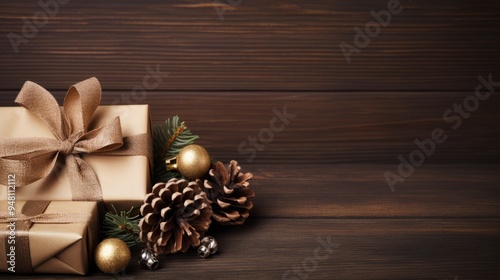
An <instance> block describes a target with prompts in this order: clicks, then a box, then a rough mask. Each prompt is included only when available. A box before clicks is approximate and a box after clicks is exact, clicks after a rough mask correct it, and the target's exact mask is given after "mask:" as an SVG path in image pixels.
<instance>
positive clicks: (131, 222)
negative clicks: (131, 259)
mask: <svg viewBox="0 0 500 280" xmlns="http://www.w3.org/2000/svg"><path fill="white" fill-rule="evenodd" d="M111 206H112V207H113V210H114V213H113V212H112V211H109V212H106V214H105V215H104V221H103V222H102V234H103V236H104V238H118V239H120V240H122V241H123V242H125V243H126V244H127V245H128V246H129V247H132V246H134V245H137V244H140V243H141V240H140V239H139V232H140V229H139V220H140V219H141V217H140V216H139V215H137V216H133V217H131V214H132V210H133V209H134V207H132V208H131V209H130V210H129V211H120V212H119V213H118V211H116V208H115V206H114V205H111Z"/></svg>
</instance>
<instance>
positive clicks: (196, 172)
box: [177, 144, 210, 179]
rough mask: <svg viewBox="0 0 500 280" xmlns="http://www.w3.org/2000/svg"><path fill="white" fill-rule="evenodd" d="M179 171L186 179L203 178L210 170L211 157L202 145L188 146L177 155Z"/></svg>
mask: <svg viewBox="0 0 500 280" xmlns="http://www.w3.org/2000/svg"><path fill="white" fill-rule="evenodd" d="M177 169H178V170H179V172H180V173H181V174H182V176H184V177H188V178H190V179H197V178H201V177H203V176H204V175H205V174H207V172H208V170H209V169H210V155H209V154H208V152H207V150H205V148H203V147H202V146H200V145H196V144H191V145H188V146H186V147H184V148H182V150H181V151H180V152H179V154H178V155H177Z"/></svg>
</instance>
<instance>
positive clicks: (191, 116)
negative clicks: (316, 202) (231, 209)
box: [0, 84, 500, 165]
mask: <svg viewBox="0 0 500 280" xmlns="http://www.w3.org/2000/svg"><path fill="white" fill-rule="evenodd" d="M68 86H69V84H68ZM103 88H104V94H103V101H102V104H108V105H109V104H115V103H117V104H131V103H146V104H150V106H151V114H152V119H153V121H154V122H155V123H158V122H162V121H164V120H165V119H167V118H170V117H172V116H174V115H179V116H181V118H182V119H183V120H185V121H186V123H187V125H188V127H189V128H190V129H191V131H192V132H193V133H196V134H198V135H200V136H201V140H200V141H199V143H200V144H202V145H205V146H206V147H207V148H208V149H209V151H210V152H211V153H212V154H213V156H214V157H216V158H218V159H220V160H223V161H229V160H231V159H236V160H238V161H241V162H242V163H248V162H252V163H258V164H265V163H280V164H283V163H299V164H315V163H352V162H385V163H390V164H394V165H396V164H398V163H399V160H398V156H399V155H402V156H403V157H405V158H406V159H408V158H409V155H410V153H411V152H412V151H413V150H415V149H419V148H418V147H417V146H416V144H415V140H416V139H419V141H423V140H424V139H426V138H430V137H431V133H432V131H433V130H434V129H436V128H442V129H443V130H444V132H445V133H446V135H447V136H448V138H447V140H446V141H445V142H444V143H441V144H436V148H435V151H434V153H432V154H431V155H430V156H427V157H426V159H425V162H426V163H446V162H452V163H492V162H493V163H499V159H500V147H499V146H498V141H499V139H500V129H499V128H500V111H499V110H498V107H499V106H500V98H498V96H496V93H494V94H492V95H491V97H490V98H489V99H487V100H484V101H480V102H479V107H478V110H476V111H471V112H470V116H469V117H468V118H461V117H460V119H462V124H461V125H460V126H459V127H458V128H457V129H456V130H454V129H453V128H452V127H453V126H454V125H456V124H457V123H456V121H455V120H453V121H452V122H446V121H445V120H444V119H443V113H444V112H445V111H446V110H449V109H453V106H454V104H456V103H457V104H462V103H463V101H464V99H465V98H466V97H468V96H472V95H473V94H474V92H473V91H467V92H418V93H406V92H376V93H375V92H331V93H314V92H305V93H279V92H278V93H277V92H249V93H246V94H236V93H234V92H211V93H207V92H164V91H159V92H156V91H151V92H147V93H146V94H145V95H144V97H142V96H141V98H139V97H137V96H135V95H134V94H132V93H131V92H130V91H123V92H121V91H109V90H106V89H107V88H108V86H107V85H106V84H103ZM49 89H50V88H49ZM63 93H64V92H57V91H56V92H55V95H56V96H57V99H58V100H59V102H60V104H62V100H63ZM16 94H17V93H16V92H15V91H6V92H0V106H7V105H14V103H13V100H14V99H15V96H16ZM285 107H286V112H288V114H292V115H294V116H295V117H294V118H291V117H290V118H289V119H287V121H288V122H289V123H288V124H287V125H284V124H283V123H282V121H280V120H279V119H277V122H276V124H275V126H276V127H277V128H279V129H277V128H275V129H274V130H272V129H271V124H270V122H271V121H272V120H273V119H276V115H277V114H276V113H275V111H277V112H281V113H280V114H283V111H284V108H285ZM273 110H275V111H273ZM451 115H453V116H454V117H456V116H458V113H452V114H451ZM281 127H283V129H282V130H281ZM259 135H260V136H259ZM249 137H251V138H256V139H258V140H256V142H257V144H255V143H251V141H250V140H249ZM259 139H260V140H259ZM240 145H241V146H240ZM259 149H261V150H259ZM254 154H255V157H253V155H254Z"/></svg>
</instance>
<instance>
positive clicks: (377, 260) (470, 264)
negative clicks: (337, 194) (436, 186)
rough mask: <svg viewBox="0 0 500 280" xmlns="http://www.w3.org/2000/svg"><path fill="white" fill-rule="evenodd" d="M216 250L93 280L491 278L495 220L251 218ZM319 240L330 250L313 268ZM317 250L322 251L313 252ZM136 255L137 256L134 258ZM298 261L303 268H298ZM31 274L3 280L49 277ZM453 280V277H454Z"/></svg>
mask: <svg viewBox="0 0 500 280" xmlns="http://www.w3.org/2000/svg"><path fill="white" fill-rule="evenodd" d="M210 234H211V235H213V236H216V237H217V238H218V240H219V245H220V247H221V251H220V252H219V253H218V254H217V255H215V256H213V257H211V258H209V259H201V258H200V257H199V256H197V254H196V253H195V252H193V251H189V252H188V253H186V254H176V255H168V256H161V257H160V260H161V262H162V267H161V268H160V269H159V270H157V271H154V272H151V271H147V270H142V269H140V268H139V267H138V265H137V264H135V263H132V264H131V265H130V266H129V269H128V271H127V274H126V275H124V276H120V275H117V276H111V275H104V274H102V273H98V272H95V270H94V272H93V273H91V274H90V276H92V279H103V280H104V279H106V280H108V279H128V280H138V279H300V278H299V277H298V275H296V274H295V275H294V274H293V272H292V273H291V274H290V275H288V277H284V278H282V277H283V274H285V273H287V271H290V270H292V271H293V269H294V268H297V269H298V270H300V271H301V272H302V273H304V274H303V275H307V276H308V279H325V280H326V279H328V280H331V279H363V280H364V279H496V278H497V276H498V267H497V266H498V262H500V246H499V244H498V236H499V235H500V221H499V220H497V219H492V220H490V219H479V220H440V219H437V220H414V219H411V220H407V219H375V220H374V219H354V220H352V219H340V220H336V219H307V220H296V219H293V220H289V219H251V220H250V221H249V222H248V223H247V224H245V225H244V226H241V227H230V228H220V227H213V228H212V229H211V232H210ZM318 238H320V239H321V240H323V241H325V239H326V240H328V238H329V240H331V243H332V244H334V245H332V248H331V251H330V252H327V251H324V250H322V249H319V251H318V255H320V256H321V257H322V258H323V259H322V260H319V261H318V262H317V263H316V266H315V263H313V262H312V261H311V259H314V252H315V250H316V248H318V246H320V243H319V242H318ZM319 248H321V247H319ZM135 256H137V252H136V253H135V254H134V257H135ZM303 263H305V266H306V268H307V270H304V269H302V268H301V266H302V265H303ZM65 277H67V276H53V275H48V276H44V275H37V276H36V277H27V276H22V277H12V278H10V279H54V278H56V279H57V278H65ZM455 277H457V278H455Z"/></svg>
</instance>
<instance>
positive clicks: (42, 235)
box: [0, 201, 99, 275]
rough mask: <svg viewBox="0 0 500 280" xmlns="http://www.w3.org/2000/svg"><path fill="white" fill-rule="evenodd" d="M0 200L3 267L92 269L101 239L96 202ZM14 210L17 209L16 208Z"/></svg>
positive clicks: (22, 270) (66, 270) (57, 270)
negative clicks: (95, 251)
mask: <svg viewBox="0 0 500 280" xmlns="http://www.w3.org/2000/svg"><path fill="white" fill-rule="evenodd" d="M10 206H11V207H12V206H13V208H15V209H13V208H10V209H9V204H8V202H7V201H0V226H1V228H0V271H1V272H9V273H15V274H26V273H61V274H80V275H84V274H86V273H87V272H88V270H89V267H90V265H91V263H92V258H93V254H94V249H95V246H96V245H97V243H98V237H99V235H98V210H97V203H96V202H86V201H52V202H50V201H26V202H22V201H15V204H12V202H11V204H10ZM12 210H13V211H12Z"/></svg>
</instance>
